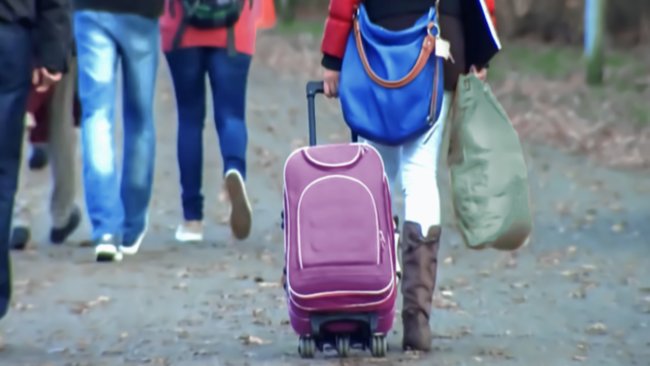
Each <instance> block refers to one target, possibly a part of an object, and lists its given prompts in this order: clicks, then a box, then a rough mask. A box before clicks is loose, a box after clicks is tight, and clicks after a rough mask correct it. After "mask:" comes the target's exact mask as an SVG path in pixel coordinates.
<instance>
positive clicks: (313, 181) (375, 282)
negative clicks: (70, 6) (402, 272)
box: [283, 82, 397, 358]
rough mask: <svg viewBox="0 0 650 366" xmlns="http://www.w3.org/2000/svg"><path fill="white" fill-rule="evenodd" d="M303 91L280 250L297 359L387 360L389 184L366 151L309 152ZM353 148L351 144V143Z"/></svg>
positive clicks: (328, 148)
mask: <svg viewBox="0 0 650 366" xmlns="http://www.w3.org/2000/svg"><path fill="white" fill-rule="evenodd" d="M318 93H322V83H320V82H310V83H308V85H307V97H308V102H309V131H310V146H309V147H304V148H300V149H298V150H296V151H294V152H293V153H292V154H291V156H289V158H288V159H287V161H286V163H285V168H284V221H283V224H284V225H283V226H284V243H285V245H284V248H285V261H286V263H285V264H286V279H287V281H286V290H287V303H288V307H289V316H290V320H291V326H292V327H293V329H294V330H295V331H296V333H298V335H299V336H300V342H299V347H298V350H299V353H300V355H301V356H302V357H305V358H309V357H313V356H314V354H315V352H316V350H317V349H318V350H320V351H323V349H324V347H325V346H332V347H334V348H335V349H336V350H337V351H338V353H339V355H340V356H342V357H345V356H346V355H347V354H348V352H349V350H350V348H351V347H358V348H362V349H370V350H371V353H372V354H373V356H376V357H383V356H384V355H385V353H386V348H387V346H386V335H387V334H388V332H389V331H390V330H391V328H392V326H393V319H394V314H395V306H396V298H397V279H396V272H395V266H396V253H395V245H394V229H393V224H392V219H391V218H392V213H391V204H390V202H391V201H390V192H389V188H388V181H387V179H386V175H385V173H384V166H383V162H382V159H381V157H380V155H379V153H378V152H377V151H376V150H375V149H374V148H373V147H371V146H369V145H367V144H358V143H350V144H331V145H321V146H316V132H315V109H314V98H315V95H316V94H318ZM355 140H356V139H355Z"/></svg>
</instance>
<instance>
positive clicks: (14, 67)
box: [0, 23, 31, 318]
mask: <svg viewBox="0 0 650 366" xmlns="http://www.w3.org/2000/svg"><path fill="white" fill-rule="evenodd" d="M30 46H31V44H30V40H29V32H28V31H27V30H26V29H24V28H22V27H20V26H16V25H4V24H1V23H0V54H2V55H11V57H4V56H2V57H0V318H2V317H4V315H5V314H6V311H7V310H8V306H9V302H10V300H11V264H10V258H9V240H10V235H11V217H12V215H13V206H14V198H15V195H16V190H17V188H18V174H19V172H20V159H21V149H22V142H23V134H24V131H25V124H24V119H23V117H24V116H25V110H26V108H27V96H28V94H29V88H30V71H31V70H30V64H31V54H30V52H31V47H30Z"/></svg>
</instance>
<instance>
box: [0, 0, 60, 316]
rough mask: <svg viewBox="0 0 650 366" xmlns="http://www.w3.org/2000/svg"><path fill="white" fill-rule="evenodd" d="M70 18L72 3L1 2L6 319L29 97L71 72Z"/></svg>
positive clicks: (1, 296)
mask: <svg viewBox="0 0 650 366" xmlns="http://www.w3.org/2000/svg"><path fill="white" fill-rule="evenodd" d="M69 13H70V8H69V3H68V1H67V0H31V1H26V0H0V318H2V317H4V315H5V314H6V312H7V309H8V306H9V303H10V300H11V299H10V298H11V264H10V258H9V240H10V231H11V221H12V216H13V206H14V199H15V195H16V190H17V187H18V174H19V171H20V164H21V152H22V141H23V136H24V131H25V123H24V118H23V117H24V115H25V108H26V104H27V96H28V94H29V88H30V86H31V84H32V83H34V84H36V85H37V90H38V91H40V92H44V91H47V89H48V88H49V87H50V86H51V85H53V84H54V83H56V82H58V81H59V80H60V79H61V74H62V73H63V72H65V71H66V56H67V55H68V52H69V45H70V37H71V30H70V15H69Z"/></svg>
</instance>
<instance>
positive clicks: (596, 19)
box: [585, 0, 607, 85]
mask: <svg viewBox="0 0 650 366" xmlns="http://www.w3.org/2000/svg"><path fill="white" fill-rule="evenodd" d="M606 3H607V1H606V0H586V3H585V56H586V58H587V83H589V84H591V85H596V84H602V82H603V67H604V65H603V63H604V60H605V57H604V52H605V50H604V45H603V43H604V33H605V9H606Z"/></svg>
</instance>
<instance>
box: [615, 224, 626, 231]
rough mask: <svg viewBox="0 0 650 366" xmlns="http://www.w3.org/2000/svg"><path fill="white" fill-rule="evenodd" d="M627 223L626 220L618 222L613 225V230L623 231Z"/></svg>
mask: <svg viewBox="0 0 650 366" xmlns="http://www.w3.org/2000/svg"><path fill="white" fill-rule="evenodd" d="M625 228H626V225H625V223H624V222H619V223H617V224H614V225H612V231H613V232H615V233H621V232H623V230H625Z"/></svg>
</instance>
